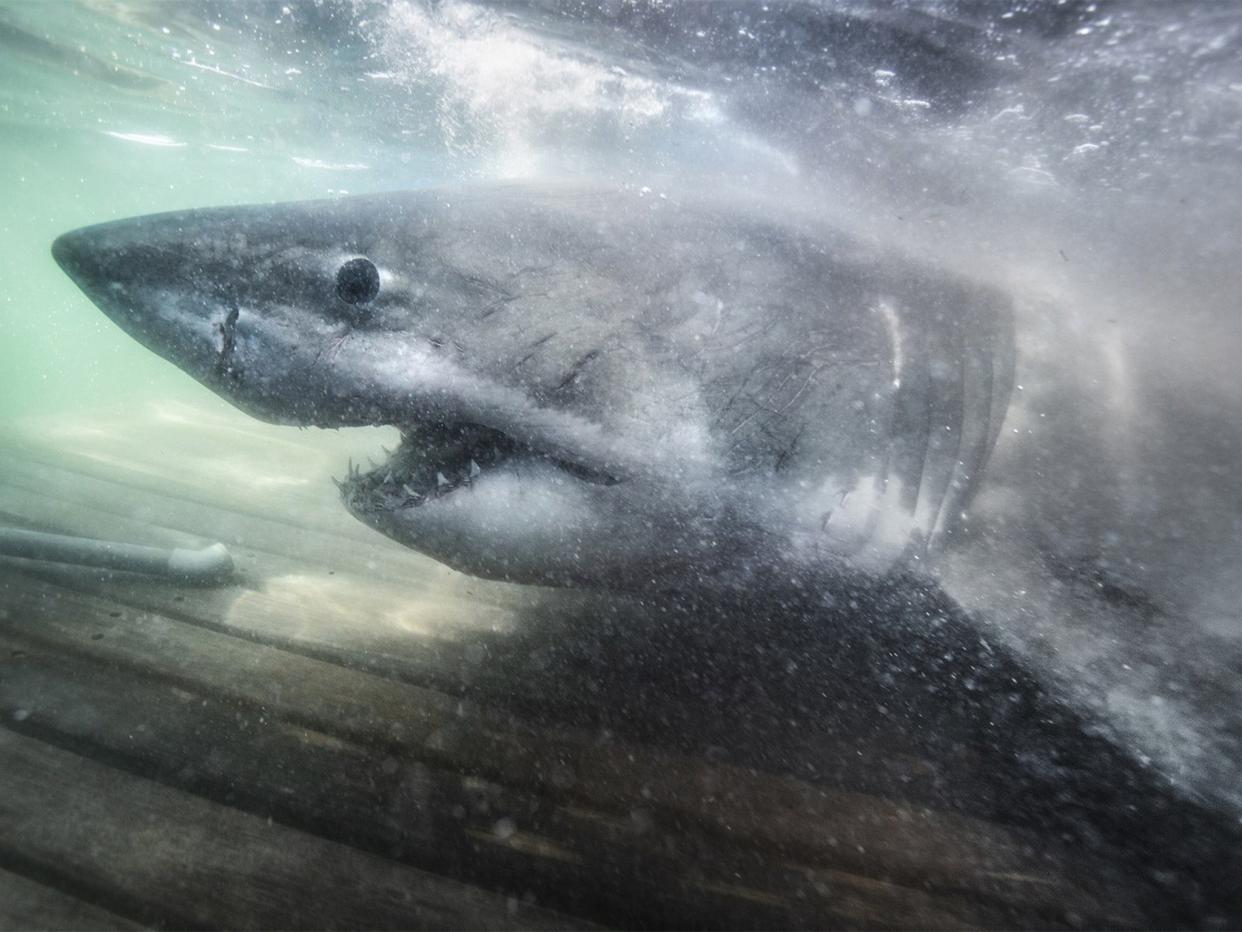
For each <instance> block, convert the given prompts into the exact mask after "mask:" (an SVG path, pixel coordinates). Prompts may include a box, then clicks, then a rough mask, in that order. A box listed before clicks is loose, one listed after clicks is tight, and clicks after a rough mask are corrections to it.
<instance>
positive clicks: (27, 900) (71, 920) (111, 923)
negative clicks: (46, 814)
mask: <svg viewBox="0 0 1242 932" xmlns="http://www.w3.org/2000/svg"><path fill="white" fill-rule="evenodd" d="M141 928H143V927H142V926H140V925H139V924H138V923H136V922H131V921H130V920H128V919H123V918H122V917H120V916H117V915H115V914H114V913H110V912H108V911H107V910H106V909H100V908H99V907H98V906H92V905H91V904H90V903H83V902H82V901H81V900H79V899H76V898H75V897H72V896H70V895H69V894H67V893H64V892H63V891H61V890H57V889H56V888H54V887H48V886H44V885H43V884H41V883H36V882H35V881H33V880H30V879H29V878H26V877H22V876H21V875H20V874H13V873H10V872H9V871H6V870H0V932H10V930H12V932H24V930H27V929H45V930H48V932H61V930H64V932H73V930H79V929H83V930H84V929H90V930H100V932H105V930H124V929H141Z"/></svg>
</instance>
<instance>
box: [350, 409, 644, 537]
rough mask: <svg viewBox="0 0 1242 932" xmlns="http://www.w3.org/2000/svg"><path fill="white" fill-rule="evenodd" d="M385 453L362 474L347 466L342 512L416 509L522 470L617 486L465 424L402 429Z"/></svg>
mask: <svg viewBox="0 0 1242 932" xmlns="http://www.w3.org/2000/svg"><path fill="white" fill-rule="evenodd" d="M386 453H387V458H386V459H385V461H384V462H382V463H380V464H379V465H376V466H373V467H372V468H371V469H370V470H369V471H367V472H363V471H362V470H361V468H359V467H355V466H354V464H353V463H350V467H349V472H348V474H347V475H346V477H345V478H344V479H343V480H337V487H338V488H339V489H340V492H341V500H342V501H343V502H344V504H345V507H346V508H348V509H349V510H350V512H352V513H353V514H355V515H358V516H359V517H363V516H365V515H369V514H373V513H375V512H380V511H407V510H410V509H416V508H421V507H422V506H424V505H426V504H428V503H429V502H432V501H434V500H439V499H443V498H446V497H448V496H451V495H454V494H456V493H458V492H460V491H462V490H468V489H471V488H472V487H473V486H474V485H475V484H476V483H480V482H484V481H487V480H488V479H489V478H491V477H493V476H496V475H503V474H504V473H506V472H509V473H520V472H521V471H522V470H523V468H525V469H527V470H544V469H548V468H551V469H553V470H556V471H558V472H560V473H563V474H564V476H563V478H561V479H560V480H559V481H561V482H565V481H570V480H572V481H578V482H586V483H590V484H591V485H596V486H605V487H606V486H612V485H616V484H617V483H618V482H620V481H621V480H619V479H617V478H616V477H615V476H613V475H610V474H609V473H607V472H604V471H602V470H598V469H594V468H592V467H589V466H584V465H582V464H580V463H575V462H572V461H570V460H567V459H564V458H563V457H560V456H557V455H556V454H555V453H552V452H550V451H545V450H541V449H540V448H539V447H538V446H536V445H532V444H531V443H524V442H521V441H518V440H516V439H514V438H513V437H511V436H509V435H508V434H506V433H504V432H502V431H499V430H495V429H493V428H490V427H484V426H482V425H480V424H471V423H465V422H459V423H427V424H421V425H417V426H413V427H406V428H403V429H402V431H401V443H400V445H399V446H398V447H397V449H396V450H394V451H391V452H389V451H386ZM363 520H366V519H365V517H364V518H363Z"/></svg>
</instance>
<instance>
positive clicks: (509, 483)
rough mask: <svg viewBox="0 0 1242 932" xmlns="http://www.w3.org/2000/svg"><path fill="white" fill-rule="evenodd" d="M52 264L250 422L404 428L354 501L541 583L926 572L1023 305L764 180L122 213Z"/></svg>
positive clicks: (76, 236)
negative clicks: (768, 197)
mask: <svg viewBox="0 0 1242 932" xmlns="http://www.w3.org/2000/svg"><path fill="white" fill-rule="evenodd" d="M52 251H53V254H54V256H55V258H56V260H57V261H58V262H59V263H60V265H61V266H62V267H63V268H64V270H65V271H66V272H68V273H69V275H70V276H72V278H73V279H74V281H76V282H77V284H78V285H79V286H80V287H81V288H82V289H83V290H84V291H85V292H86V293H87V295H89V296H90V298H91V300H92V301H94V302H95V303H96V304H97V305H98V306H99V307H100V308H101V309H102V310H103V311H104V312H105V313H106V314H107V315H108V316H109V317H110V318H112V320H114V321H115V322H116V323H117V324H119V325H120V326H121V327H122V328H123V329H124V330H125V331H126V332H127V333H129V334H130V335H131V336H133V337H134V338H135V339H137V340H138V341H139V342H141V343H142V344H143V345H145V346H147V347H148V348H150V349H152V350H153V351H155V352H156V353H158V354H160V355H161V356H163V357H165V358H166V359H168V360H170V361H171V362H173V363H175V364H176V365H177V366H179V367H181V368H182V369H183V370H185V371H186V372H188V373H190V374H191V375H193V376H194V377H195V378H197V379H198V380H199V381H201V382H202V383H204V384H205V385H207V386H209V387H211V388H212V389H213V390H215V391H216V392H218V393H219V394H220V395H222V396H224V397H225V398H227V399H228V400H229V401H231V402H233V403H234V404H235V405H237V406H238V407H239V408H241V409H242V410H244V411H246V412H249V413H250V414H252V415H254V416H256V417H259V418H262V419H264V420H268V421H272V422H275V423H281V424H298V425H315V426H319V427H348V426H356V425H377V424H382V425H393V426H395V427H397V428H399V429H400V431H401V436H402V440H401V444H400V447H399V448H398V449H397V450H396V451H395V452H394V453H392V454H391V456H389V457H388V458H386V459H385V460H384V461H383V462H382V463H381V464H380V465H379V466H378V467H375V468H374V469H372V470H371V471H369V472H361V471H359V470H356V469H351V471H350V473H349V475H347V476H346V477H345V479H344V481H343V483H342V498H343V500H344V503H345V505H346V506H347V507H348V508H349V510H350V511H351V512H352V513H353V514H354V515H356V516H357V517H358V518H359V519H361V520H362V521H364V522H366V523H367V524H369V525H371V526H373V527H375V528H377V529H379V530H380V531H382V532H384V533H385V534H387V535H389V536H391V537H393V538H395V539H397V540H399V541H401V542H402V543H404V544H406V545H408V546H410V547H412V548H414V549H416V550H419V551H421V552H422V553H424V554H426V555H428V556H430V557H433V558H435V559H437V560H440V561H442V562H444V563H446V564H448V565H450V566H452V567H455V568H457V569H459V570H463V571H465V572H467V573H472V574H475V575H479V576H485V577H490V578H494V579H503V580H508V581H513V582H520V583H539V584H550V585H569V586H601V587H612V588H624V589H642V588H651V587H656V586H661V585H668V584H670V583H671V582H673V581H676V580H686V579H693V580H695V581H697V582H699V583H704V582H707V583H710V584H713V585H737V584H745V583H746V581H747V580H748V579H751V578H753V576H754V574H756V573H763V574H769V573H772V572H784V573H790V572H792V573H795V574H796V573H803V574H805V573H809V572H812V571H813V572H815V573H826V574H829V575H832V576H841V575H857V574H863V575H866V576H878V575H883V574H885V573H887V572H890V571H892V570H893V569H894V568H895V567H898V566H903V567H908V566H917V565H919V564H920V563H921V562H922V561H926V560H927V559H928V558H929V557H930V556H932V555H934V554H935V553H936V552H938V551H939V550H941V549H943V548H944V546H945V545H946V544H947V543H948V542H949V541H950V540H951V539H952V537H953V535H954V533H955V529H956V527H957V526H958V524H959V523H960V519H961V516H962V515H963V513H964V512H965V511H966V509H967V507H968V504H969V502H970V499H971V496H972V494H973V493H974V491H975V490H976V488H977V486H978V484H979V481H980V479H981V478H982V476H983V474H984V471H985V466H986V464H987V461H988V456H989V453H990V451H991V448H992V445H993V443H994V441H995V438H996V436H997V434H998V432H999V430H1000V426H1001V423H1002V421H1003V419H1004V417H1005V414H1006V411H1007V409H1008V406H1009V398H1010V392H1011V384H1012V381H1013V366H1014V344H1013V325H1012V319H1011V307H1010V301H1009V298H1008V297H1007V296H1006V295H1005V294H1003V293H1002V292H1000V291H998V290H995V289H992V288H988V287H985V286H983V285H980V284H977V283H973V282H970V281H967V280H963V279H961V278H959V277H955V276H953V275H950V274H946V273H944V272H941V271H938V270H936V269H934V268H932V267H930V266H926V265H921V264H919V263H918V262H915V261H913V260H910V259H908V258H905V257H903V256H901V255H899V254H896V253H894V252H893V251H891V250H886V249H884V248H882V247H881V246H878V245H876V244H874V243H871V242H868V241H866V240H864V239H862V238H858V237H851V236H849V235H847V234H846V233H844V232H842V231H840V230H838V229H835V228H833V227H831V226H829V225H827V224H825V223H822V222H819V221H817V220H816V219H815V218H813V217H808V216H802V215H799V214H797V213H796V212H784V213H781V212H776V213H774V212H773V211H771V210H770V209H764V205H763V204H761V203H758V202H753V201H750V200H748V199H747V198H744V197H712V196H709V195H704V194H676V193H674V194H656V193H653V192H652V191H650V190H647V189H641V188H631V189H598V188H570V187H564V186H558V185H545V186H531V185H518V186H489V187H479V188H473V189H471V188H461V189H453V190H430V191H419V192H408V193H401V194H392V195H382V196H365V197H353V198H342V199H337V200H328V201H320V202H311V203H297V204H285V205H275V206H251V207H238V208H223V209H200V210H190V211H183V212H177V213H169V214H162V215H158V216H152V217H143V218H138V219H133V220H122V221H119V222H114V223H106V224H102V225H99V226H93V227H88V228H85V229H82V230H77V231H74V232H71V233H67V234H65V235H63V236H61V237H60V238H59V239H57V240H56V242H55V244H54V245H53V249H52Z"/></svg>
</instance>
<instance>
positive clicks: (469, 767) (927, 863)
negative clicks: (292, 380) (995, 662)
mask: <svg viewBox="0 0 1242 932" xmlns="http://www.w3.org/2000/svg"><path fill="white" fill-rule="evenodd" d="M5 582H6V588H5V589H4V590H3V591H4V596H5V599H6V602H7V603H8V604H9V605H10V606H11V610H10V611H9V617H8V619H6V620H5V621H4V625H5V626H6V627H7V628H8V629H10V630H12V631H14V632H17V633H20V634H21V635H23V636H26V637H30V638H32V639H36V640H39V641H41V642H44V643H49V644H56V645H59V646H60V647H61V648H63V649H66V650H73V651H76V652H79V653H82V654H85V655H89V656H95V657H99V658H101V659H104V660H108V661H111V662H116V663H122V664H126V665H130V666H134V667H137V668H139V669H143V670H146V671H149V672H152V673H155V674H158V675H160V676H163V677H166V678H169V679H172V680H174V681H177V682H180V683H185V684H187V685H186V688H188V689H192V690H201V691H204V692H207V693H208V694H210V695H217V696H221V697H227V698H229V699H231V700H234V701H243V702H247V703H249V704H252V705H256V706H261V707H264V708H266V709H267V710H269V713H270V714H272V715H275V716H277V717H280V718H282V719H284V720H286V721H290V722H294V723H298V724H301V725H303V726H306V727H310V728H314V729H316V730H320V731H323V732H326V733H328V734H332V735H334V736H336V737H340V738H344V739H346V740H350V741H354V742H357V743H359V744H362V745H364V746H372V747H383V748H389V749H392V750H394V751H396V752H399V753H401V754H402V755H409V756H411V757H413V758H415V759H420V760H424V761H426V762H429V763H433V764H438V765H441V766H445V767H449V768H452V769H456V770H460V771H461V772H463V773H470V774H477V775H481V776H484V777H487V778H489V779H493V780H496V781H497V782H500V783H503V784H505V785H509V786H517V787H525V788H530V789H533V790H536V791H539V792H543V793H545V794H547V795H549V796H551V797H552V798H555V799H560V800H563V801H571V800H575V799H576V800H581V801H584V802H586V803H588V804H590V805H593V806H598V807H600V808H604V809H611V810H613V811H615V812H619V813H622V814H624V813H628V812H630V811H632V810H634V809H636V808H637V809H643V810H647V811H651V812H653V813H656V814H657V817H658V818H664V819H668V820H670V821H672V822H673V823H675V824H676V823H689V824H694V825H696V826H697V827H698V828H699V829H701V830H704V831H707V832H709V833H714V834H717V835H719V836H720V837H722V838H725V839H729V840H731V841H733V842H735V843H745V844H751V845H754V846H757V847H760V848H762V849H765V850H767V851H769V852H775V853H778V854H779V855H780V856H782V857H785V858H795V859H797V860H798V861H800V862H803V863H807V864H810V865H819V866H822V867H828V868H832V869H838V870H842V871H846V872H851V873H863V874H866V875H868V876H872V877H875V878H876V879H880V880H885V881H892V882H896V883H904V884H907V885H913V886H918V887H923V888H926V889H929V890H963V891H969V892H971V893H972V894H973V895H976V896H982V897H987V898H991V900H992V901H994V902H998V903H1012V904H1020V905H1021V907H1023V908H1026V909H1030V910H1035V911H1043V912H1044V913H1045V914H1048V913H1050V914H1051V915H1060V914H1061V913H1062V912H1063V911H1064V910H1065V909H1075V910H1078V911H1079V912H1080V913H1082V914H1083V915H1089V916H1093V917H1099V918H1100V921H1101V922H1105V921H1114V920H1118V919H1119V918H1121V919H1129V920H1131V921H1132V920H1133V919H1134V915H1133V913H1132V907H1130V906H1128V905H1127V904H1128V899H1129V896H1130V894H1129V892H1128V890H1129V888H1128V886H1127V885H1126V884H1125V883H1123V882H1122V880H1121V878H1118V877H1117V876H1115V874H1114V872H1113V871H1110V870H1109V869H1108V868H1107V867H1106V866H1105V865H1102V864H1099V863H1096V862H1089V863H1088V862H1086V861H1084V860H1083V859H1080V858H1076V857H1073V856H1071V855H1070V854H1069V853H1068V852H1065V851H1062V850H1059V849H1058V848H1057V846H1055V845H1050V844H1048V843H1046V842H1045V840H1043V839H1038V838H1033V837H1030V836H1026V835H1024V834H1023V833H1016V832H1010V831H1007V830H1004V829H1002V828H1000V827H998V826H995V825H991V824H987V823H980V822H977V821H975V820H970V819H965V818H961V817H957V816H950V815H946V814H943V813H935V812H932V811H930V810H926V809H924V808H920V807H913V806H909V805H902V804H895V803H890V802H887V801H884V800H880V799H877V798H874V797H868V796H864V795H861V794H854V793H845V792H839V791H834V790H831V789H828V788H825V787H820V786H812V785H808V784H805V783H803V782H801V781H797V780H793V779H791V778H785V777H776V776H773V775H770V774H763V773H754V772H750V771H746V770H743V769H741V768H736V767H730V766H725V765H718V764H717V765H706V764H705V763H704V762H702V761H697V760H694V759H688V758H685V757H683V756H679V755H674V754H665V753H658V752H653V751H651V750H649V749H645V748H638V747H635V746H632V745H628V746H627V745H624V744H621V743H619V742H605V743H600V742H597V741H595V740H594V736H591V735H580V734H574V733H570V732H565V733H558V732H553V731H548V730H543V731H539V732H535V731H533V730H531V729H529V728H526V727H524V726H522V725H521V724H520V723H517V722H514V721H512V720H511V719H510V718H509V717H503V716H502V717H497V716H495V715H494V714H490V713H488V712H486V711H485V710H481V709H477V708H475V707H473V706H470V705H468V704H463V703H461V702H459V701H458V700H455V699H452V698H451V697H447V696H444V695H443V694H439V693H435V692H434V691H430V690H425V689H419V688H416V687H412V686H408V685H405V684H401V683H396V682H392V681H388V680H384V679H381V678H379V677H374V676H369V675H366V674H361V673H358V672H354V671H348V670H344V669H341V668H339V667H335V666H333V665H331V664H327V663H322V662H318V661H313V660H309V659H307V658H304V657H300V656H295V655H291V654H289V653H285V652H282V651H279V650H275V649H272V648H268V647H262V646H257V645H253V644H245V643H243V642H241V641H238V640H236V639H234V638H231V637H228V636H225V635H222V634H217V633H214V632H209V631H203V630H201V629H196V628H193V627H190V626H187V625H184V624H180V623H177V622H174V621H171V620H169V619H166V618H162V617H159V616H157V615H152V614H148V613H140V612H134V611H133V610H121V611H120V613H119V614H120V616H121V617H118V618H112V617H110V616H111V614H112V612H111V611H108V609H109V608H110V607H111V605H114V604H115V603H108V602H107V601H106V600H102V599H97V598H86V597H83V596H80V595H77V594H71V593H66V592H63V591H60V590H57V589H55V588H54V587H49V586H46V585H44V584H42V583H39V582H37V581H34V580H16V579H14V578H13V577H12V576H10V577H8V579H6V581H5ZM75 615H77V616H79V617H80V618H81V619H82V620H84V621H85V620H89V624H82V623H80V622H77V621H74V620H71V619H73V617H74V616H75ZM1062 871H1064V872H1066V874H1068V875H1069V876H1066V874H1063V873H1062ZM1071 877H1091V878H1092V884H1093V885H1092V888H1091V890H1090V892H1087V891H1084V890H1082V889H1078V888H1077V886H1076V883H1075V882H1074V881H1073V880H1072V879H1070V878H1071Z"/></svg>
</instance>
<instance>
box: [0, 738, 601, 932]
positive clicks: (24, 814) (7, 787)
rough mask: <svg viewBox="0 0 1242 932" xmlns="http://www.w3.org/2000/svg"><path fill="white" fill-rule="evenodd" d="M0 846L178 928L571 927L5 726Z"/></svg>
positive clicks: (0, 744) (0, 745) (0, 741)
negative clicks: (145, 777) (55, 746)
mask: <svg viewBox="0 0 1242 932" xmlns="http://www.w3.org/2000/svg"><path fill="white" fill-rule="evenodd" d="M0 760H3V762H4V766H3V767H2V768H0V787H2V788H3V792H0V850H3V851H4V852H6V854H9V856H14V855H16V856H20V857H21V858H23V859H25V860H26V861H28V862H33V863H35V864H37V865H38V866H39V868H40V869H41V870H43V871H44V872H45V873H46V875H48V876H55V877H57V878H59V879H60V880H61V881H62V882H63V883H64V884H65V885H66V886H67V887H69V886H70V885H72V886H71V887H70V888H76V889H77V890H80V891H93V892H96V893H97V895H99V896H100V898H101V899H104V900H105V901H111V902H114V903H115V902H122V903H124V904H125V906H126V908H125V909H124V910H123V911H124V912H128V913H130V914H131V915H136V916H138V918H141V919H142V920H143V921H146V922H150V923H155V924H161V925H170V926H175V927H180V928H188V927H204V926H206V927H215V928H239V929H240V928H306V929H312V928H313V929H323V928H377V929H379V928H384V929H398V928H430V929H434V928H449V927H453V928H463V927H466V928H489V929H506V928H566V927H569V926H570V925H573V926H580V925H581V922H577V921H575V922H573V923H571V922H569V921H568V920H567V919H565V918H564V917H560V916H557V915H556V914H554V913H551V912H549V911H547V910H544V909H541V908H538V907H532V906H528V905H526V904H523V903H521V902H520V901H517V900H514V899H512V898H509V899H506V898H504V897H497V896H494V895H491V894H488V893H485V892H483V891H481V890H478V889H477V888H474V887H471V886H468V885H466V884H462V883H458V882H456V881H453V880H449V879H446V878H443V877H437V876H435V875H432V874H428V873H426V872H423V871H418V870H415V869H413V868H410V867H407V866H404V865H400V864H395V863H393V862H391V861H387V860H385V859H382V858H378V857H376V856H374V855H371V854H367V853H364V852H361V851H358V850H356V849H354V848H351V847H349V846H346V845H342V844H338V843H336V842H331V841H327V840H325V839H322V838H318V837H316V836H313V835H309V834H306V833H304V832H299V831H295V830H293V829H290V828H286V827H284V826H280V825H277V824H275V823H271V822H269V821H268V820H265V819H260V818H256V817H254V816H251V815H247V814H245V813H242V812H239V811H237V810H234V809H231V808H229V807H227V806H221V805H218V804H216V803H212V802H209V801H207V800H205V799H201V798H199V797H196V796H192V795H190V794H188V793H183V792H180V791H178V790H174V789H171V788H169V787H167V786H163V785H160V784H158V783H154V782H152V781H149V780H144V779H141V778H138V777H135V776H133V775H131V774H127V773H124V772H122V771H119V770H116V769H113V768H110V767H107V766H104V765H102V764H99V763H96V762H94V761H90V760H87V759H85V758H83V757H79V756H78V755H75V754H71V753H69V752H67V751H64V750H62V749H59V748H54V747H52V746H50V745H47V744H45V743H43V742H40V741H37V740H34V739H32V738H28V737H25V736H21V735H18V734H15V733H13V732H11V731H8V730H4V729H0Z"/></svg>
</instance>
